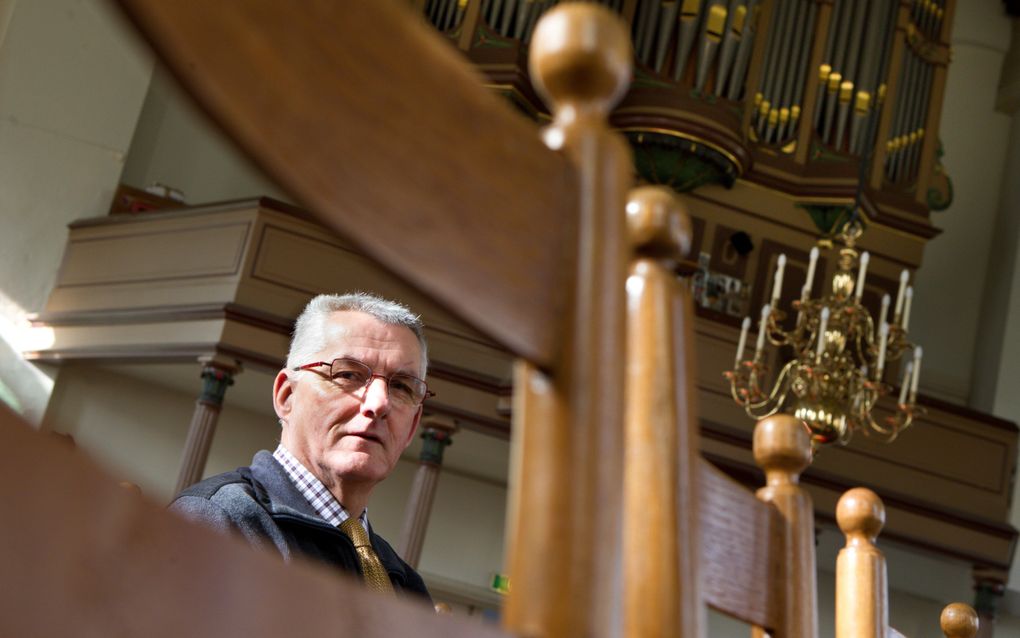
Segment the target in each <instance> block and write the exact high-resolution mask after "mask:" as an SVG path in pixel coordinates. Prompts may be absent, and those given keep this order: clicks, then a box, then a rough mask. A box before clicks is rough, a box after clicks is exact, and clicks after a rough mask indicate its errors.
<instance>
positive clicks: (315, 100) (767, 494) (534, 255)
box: [0, 0, 962, 638]
mask: <svg viewBox="0 0 1020 638" xmlns="http://www.w3.org/2000/svg"><path fill="white" fill-rule="evenodd" d="M122 4H123V5H124V7H125V8H126V9H127V11H128V13H129V15H130V16H131V17H132V18H133V19H134V20H135V22H136V23H137V24H138V25H139V27H140V28H141V29H142V30H143V31H144V32H145V34H146V35H147V36H148V37H149V38H150V39H151V41H152V42H153V43H154V44H155V45H156V47H157V49H159V51H160V52H161V54H162V55H163V56H164V58H165V60H166V61H167V63H168V64H169V65H170V66H171V67H172V68H173V69H174V71H175V72H176V73H177V74H178V75H179V76H180V77H181V78H182V80H183V81H184V82H185V84H186V85H187V86H189V87H190V89H191V90H192V91H193V93H194V94H195V96H196V97H197V98H198V99H199V101H200V103H201V104H202V105H203V106H204V107H205V108H206V109H208V110H209V111H210V113H212V115H213V116H214V117H215V118H216V119H217V120H218V121H219V122H220V123H221V124H222V125H223V126H224V127H225V128H226V129H227V130H228V131H229V132H230V133H231V134H232V135H234V136H235V137H236V138H237V139H238V140H239V141H240V142H241V144H242V145H243V146H244V147H245V148H247V149H248V151H249V152H250V153H251V154H252V155H253V156H254V157H255V158H256V159H257V160H259V161H260V162H261V163H262V164H263V165H264V166H265V167H266V168H267V169H268V170H269V171H270V172H271V173H273V174H274V175H275V176H276V177H277V178H278V179H279V180H280V182H281V183H282V184H283V185H284V186H286V187H287V188H289V189H290V190H291V191H292V192H293V193H294V195H295V196H297V197H298V198H299V199H301V200H302V201H303V202H304V203H305V204H306V205H308V206H309V207H310V208H311V209H312V210H313V211H315V212H316V214H318V215H319V216H320V217H321V218H322V219H323V220H324V221H326V222H328V223H329V224H330V225H331V226H332V227H333V228H335V229H336V230H337V231H338V232H340V233H342V234H343V235H345V236H347V237H349V238H350V239H351V240H353V241H355V242H356V243H358V245H359V246H360V247H361V248H362V249H364V250H365V251H366V252H367V253H369V254H371V255H372V256H373V257H374V258H375V259H377V260H378V261H379V262H380V263H382V264H383V265H384V266H386V267H387V268H390V269H392V270H393V271H394V272H395V273H397V274H399V275H401V276H402V277H404V278H405V279H406V280H407V281H409V282H410V283H412V284H414V285H416V286H418V287H419V288H420V289H421V290H423V291H425V292H426V293H428V294H430V295H432V296H434V297H435V298H436V299H438V300H439V301H441V302H442V303H444V304H445V305H446V306H448V307H449V308H450V309H451V310H452V311H454V312H457V313H458V314H459V315H460V316H461V317H462V318H463V319H464V320H465V321H467V322H469V323H471V324H472V325H474V326H476V327H477V328H478V329H480V330H482V331H484V332H485V333H487V334H488V335H489V336H491V337H492V338H493V339H495V340H496V341H498V342H500V343H502V344H503V345H505V346H506V347H507V348H509V349H511V350H512V351H513V352H515V353H516V354H517V355H518V356H520V357H521V359H520V363H519V364H518V366H517V369H516V372H515V384H516V388H517V391H516V395H515V404H514V419H515V423H514V436H515V437H516V438H517V441H516V445H515V449H516V450H517V454H516V458H515V459H514V462H513V467H514V470H513V481H512V503H511V511H512V516H511V523H510V529H511V531H512V533H511V538H510V541H509V543H510V549H509V564H510V570H511V574H512V577H513V579H514V587H513V589H512V592H511V594H510V596H509V597H508V600H507V604H506V609H505V613H504V629H505V630H507V631H508V632H510V633H512V634H516V635H521V636H550V637H553V636H555V637H574V636H621V635H625V636H628V637H636V638H641V637H644V636H649V637H650V636H684V637H686V638H692V637H696V636H702V635H704V632H705V625H704V613H703V609H704V603H705V602H707V603H708V604H710V605H712V606H714V607H716V608H717V609H719V610H721V611H723V612H726V613H729V614H731V615H733V616H736V617H738V618H741V619H744V620H746V621H747V622H749V623H752V624H754V625H756V626H758V627H760V628H762V629H761V630H759V633H761V632H764V631H766V630H767V631H769V632H770V633H771V635H773V636H776V637H777V638H779V637H786V636H790V637H804V638H809V637H812V636H815V635H817V621H816V619H815V613H816V612H815V600H814V586H813V574H814V550H813V535H812V533H811V528H810V520H811V517H810V500H806V497H805V496H804V494H803V492H801V491H800V490H799V488H798V487H797V476H798V474H799V472H800V471H802V470H803V468H804V467H805V466H806V463H807V460H808V459H809V452H808V451H807V450H808V448H807V441H806V439H805V436H806V435H805V433H804V432H803V430H802V429H801V428H800V427H799V425H797V423H796V422H794V421H793V420H792V419H790V418H788V417H776V418H774V419H772V420H768V421H766V422H764V423H763V424H761V425H760V426H759V432H760V435H759V434H758V433H756V435H755V454H756V458H757V459H758V461H759V463H760V464H761V466H762V467H763V469H764V470H765V473H766V477H767V485H766V486H765V487H764V488H762V490H761V491H760V492H759V493H758V498H755V496H754V495H752V494H750V493H749V492H747V491H746V490H743V489H742V488H740V487H739V486H737V485H736V484H734V483H733V482H732V481H730V480H729V479H727V478H725V477H724V476H722V475H721V473H719V472H718V471H716V470H715V469H714V468H712V467H710V466H709V465H708V464H707V463H705V462H704V461H703V460H701V459H700V458H698V457H697V453H696V446H695V445H694V436H695V421H694V416H693V415H694V414H695V411H694V409H693V405H692V401H693V389H692V373H691V366H692V361H693V358H692V353H691V352H690V344H691V342H692V340H691V338H690V327H691V321H692V315H691V308H690V301H689V299H688V297H687V292H686V289H685V288H684V287H682V286H680V285H679V284H678V283H677V281H676V279H675V277H673V276H672V270H671V269H672V267H673V265H674V264H675V262H676V261H677V260H678V259H679V258H680V257H681V256H682V253H683V250H684V247H685V244H689V231H685V229H684V223H685V222H684V217H683V213H682V211H681V210H679V207H678V205H677V203H676V201H675V200H674V199H673V198H672V197H671V196H670V195H669V194H668V193H666V192H663V191H659V190H654V189H653V190H647V189H639V190H637V191H634V192H631V193H630V200H629V203H628V199H627V198H628V192H629V189H630V187H631V185H632V184H631V165H630V157H629V154H628V150H627V148H626V146H625V144H624V142H623V141H622V139H621V138H620V137H619V135H617V134H616V133H614V132H613V131H611V130H610V129H609V127H608V124H607V118H608V114H609V111H610V110H611V108H612V107H613V105H614V104H615V103H616V101H617V100H618V99H619V98H620V97H621V96H622V93H623V91H624V90H625V89H626V87H627V83H628V79H629V72H630V71H629V70H630V63H631V57H632V54H631V52H630V45H629V41H628V38H627V36H626V33H625V31H624V29H623V27H622V26H621V24H620V23H619V22H618V21H617V19H616V18H615V17H613V16H611V15H610V14H609V13H608V12H606V11H604V10H601V9H599V8H598V7H595V6H593V5H581V4H567V5H563V6H561V7H559V8H558V9H556V10H555V11H552V12H550V13H549V14H548V15H547V16H546V17H544V18H543V20H542V22H541V23H540V25H539V26H538V28H537V29H536V32H535V36H534V40H533V42H534V45H533V49H532V55H531V65H532V76H533V78H534V80H535V82H536V84H537V88H538V90H539V92H540V93H542V94H543V95H544V97H545V98H546V99H547V101H548V103H549V106H550V109H551V111H552V113H553V122H552V124H551V125H550V126H549V127H547V128H546V129H544V130H543V131H542V132H541V133H539V131H537V130H535V129H534V128H533V127H531V126H530V125H529V124H527V123H526V122H524V121H523V120H521V119H520V118H518V117H517V116H516V115H515V114H513V113H512V111H511V110H510V109H509V108H508V107H506V106H505V105H503V104H500V103H498V102H497V101H496V98H495V97H493V96H491V95H490V94H489V93H487V92H486V91H485V90H484V89H483V88H482V87H481V86H480V85H479V82H478V78H477V77H476V76H475V75H474V74H473V72H472V71H471V70H470V68H469V67H468V66H467V65H466V63H464V62H463V61H462V60H460V59H459V58H458V57H457V56H456V54H455V53H454V52H453V51H451V50H449V49H448V48H447V45H446V44H445V43H443V42H442V41H441V40H440V39H439V38H438V37H436V36H435V34H433V33H431V32H430V31H429V30H428V29H427V28H426V27H425V26H424V25H422V24H420V23H419V20H418V19H417V18H416V17H415V16H414V15H413V14H412V13H411V12H410V11H409V10H407V9H406V7H403V6H401V5H402V3H399V2H388V1H383V0H379V1H377V2H337V3H328V2H327V3H307V4H303V5H302V6H301V8H300V10H296V9H295V8H294V7H293V6H290V5H287V4H284V3H280V2H277V1H276V0H244V1H243V2H241V1H237V2H216V3H209V2H205V1H199V0H178V1H175V2H172V3H170V2H164V1H163V0H122ZM227 43H228V44H227ZM540 140H541V142H540ZM542 142H544V144H543V143H542ZM409 151H413V153H412V152H409ZM395 176H399V177H400V179H401V180H402V181H401V184H400V185H399V186H396V185H394V183H393V182H394V179H395ZM625 211H626V212H625ZM380 228H385V229H386V232H385V234H383V233H381V232H380ZM685 233H686V234H685ZM685 237H686V239H685ZM0 440H2V441H3V445H0V467H2V468H3V470H2V471H3V472H4V478H5V479H6V480H5V481H3V482H2V485H0V503H2V504H3V506H4V511H5V514H6V518H5V523H4V524H3V525H0V542H2V545H3V546H4V547H5V548H7V552H8V556H7V558H8V563H7V569H5V573H4V577H3V579H2V583H3V591H2V594H3V595H2V596H0V635H17V636H36V635H60V634H73V635H82V636H110V635H146V636H180V635H188V636H221V635H234V634H241V633H244V634H246V635H250V636H256V637H257V636H275V635H311V634H313V633H316V634H335V635H357V636H364V637H367V638H372V637H376V636H378V637H383V636H387V637H389V636H399V635H410V634H414V635H420V636H454V637H457V636H469V635H470V636H490V635H491V636H495V635H501V634H500V632H499V631H498V630H496V629H494V628H491V627H484V626H481V625H478V624H475V623H473V622H464V621H463V620H458V619H455V618H447V617H437V616H435V615H433V614H432V613H431V610H426V609H422V608H421V607H420V606H416V605H415V604H413V603H411V602H408V601H402V600H391V599H383V598H377V597H373V595H372V594H369V593H367V592H364V591H362V590H361V589H360V588H359V587H358V586H357V584H356V583H353V582H350V581H348V580H346V579H344V578H341V577H339V576H337V575H335V574H331V573H326V572H324V571H322V570H321V569H318V568H316V567H314V566H312V565H300V564H299V565H292V566H284V565H282V564H281V563H280V562H279V561H277V560H275V559H274V558H272V557H271V556H269V555H263V554H260V553H258V552H255V551H253V550H251V549H249V548H247V547H246V546H243V545H241V544H239V543H238V542H235V541H234V540H233V539H228V538H222V537H217V536H214V535H213V534H212V533H211V532H209V531H207V530H204V529H202V528H199V527H196V526H194V525H192V524H189V523H187V522H185V521H182V520H178V519H177V518H175V517H173V516H172V515H170V514H169V513H167V512H165V511H163V510H161V509H160V508H159V507H157V506H156V505H154V504H152V503H148V502H146V501H145V500H143V499H142V498H141V497H139V496H138V495H137V494H134V493H131V492H128V491H125V490H122V489H119V488H117V486H116V484H115V482H114V481H112V480H111V479H110V478H108V477H106V476H104V475H103V474H102V473H101V472H100V471H99V470H98V469H97V468H96V467H95V466H94V465H93V464H92V463H91V462H90V461H89V460H88V459H86V458H83V457H82V456H81V455H79V454H77V453H76V452H74V451H72V450H67V449H60V448H59V446H58V445H56V444H55V442H53V441H49V440H45V439H43V438H42V437H40V436H38V435H35V434H33V433H31V432H29V431H28V428H27V426H25V425H24V424H22V423H19V419H18V418H17V417H16V416H15V415H13V414H11V413H9V412H8V411H3V412H0ZM341 601H342V603H341ZM960 635H962V634H960Z"/></svg>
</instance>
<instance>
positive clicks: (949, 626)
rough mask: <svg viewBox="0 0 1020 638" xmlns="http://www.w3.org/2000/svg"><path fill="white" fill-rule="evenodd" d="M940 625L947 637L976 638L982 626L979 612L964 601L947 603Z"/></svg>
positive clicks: (940, 618)
mask: <svg viewBox="0 0 1020 638" xmlns="http://www.w3.org/2000/svg"><path fill="white" fill-rule="evenodd" d="M939 625H940V626H941V627H942V633H944V634H945V635H946V638H974V636H976V635H977V632H978V629H979V628H980V622H979V621H978V615H977V612H976V611H974V608H973V607H971V606H970V605H967V604H964V603H952V604H950V605H947V606H946V608H945V609H943V610H942V615H941V616H940V617H939Z"/></svg>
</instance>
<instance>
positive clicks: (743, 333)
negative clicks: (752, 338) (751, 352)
mask: <svg viewBox="0 0 1020 638" xmlns="http://www.w3.org/2000/svg"><path fill="white" fill-rule="evenodd" d="M750 329H751V318H750V317H744V321H743V322H742V323H741V324H740V341H738V342H737V358H736V359H734V361H733V367H734V368H736V367H737V366H739V365H740V360H741V359H743V358H744V346H745V345H747V331H748V330H750Z"/></svg>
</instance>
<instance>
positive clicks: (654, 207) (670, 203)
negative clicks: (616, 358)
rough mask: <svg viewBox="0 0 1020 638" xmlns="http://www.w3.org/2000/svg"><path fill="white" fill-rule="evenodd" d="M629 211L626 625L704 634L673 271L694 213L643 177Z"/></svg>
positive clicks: (679, 303)
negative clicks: (633, 251)
mask: <svg viewBox="0 0 1020 638" xmlns="http://www.w3.org/2000/svg"><path fill="white" fill-rule="evenodd" d="M627 221H628V225H629V227H630V234H631V238H632V240H633V243H634V244H635V246H636V247H637V250H638V258H637V259H636V260H635V261H634V263H633V264H632V265H631V268H630V275H629V277H628V278H627V309H628V315H627V366H626V371H627V372H626V374H627V386H626V387H627V390H626V395H627V409H626V417H625V421H624V427H625V441H624V448H625V450H626V453H625V457H624V473H623V483H624V509H623V520H624V533H623V550H624V582H625V583H626V590H625V592H624V635H625V636H628V638H645V637H657V636H691V637H694V636H701V635H703V633H704V627H705V614H704V609H703V605H702V595H701V580H700V578H699V572H700V570H699V567H698V563H699V554H700V551H699V550H700V548H701V543H700V538H699V534H698V527H697V521H698V514H697V505H698V497H697V494H698V492H697V490H698V471H697V470H698V461H699V460H700V459H699V456H698V447H697V431H698V420H697V410H696V409H695V408H696V406H695V400H694V399H695V397H694V395H693V389H694V386H693V380H694V377H695V369H694V353H693V351H692V348H693V345H694V334H693V329H692V325H691V324H692V322H693V312H692V310H691V300H690V293H689V292H688V290H687V287H686V286H684V285H682V284H681V283H680V282H679V281H678V280H677V278H676V276H675V275H674V274H673V269H674V266H675V264H676V263H678V262H679V261H680V260H681V259H682V258H683V256H684V254H686V252H687V249H688V248H689V246H690V220H689V219H688V218H687V214H686V213H685V212H684V210H683V208H682V206H681V204H680V202H679V200H677V199H676V197H675V196H674V195H673V193H672V191H670V190H668V189H666V188H663V187H654V186H645V187H641V188H637V189H635V190H633V191H632V192H631V194H630V197H629V198H628V201H627Z"/></svg>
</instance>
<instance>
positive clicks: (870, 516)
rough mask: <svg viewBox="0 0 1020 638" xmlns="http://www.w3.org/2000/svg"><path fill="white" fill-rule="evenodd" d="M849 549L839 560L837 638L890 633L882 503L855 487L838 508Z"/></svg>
mask: <svg viewBox="0 0 1020 638" xmlns="http://www.w3.org/2000/svg"><path fill="white" fill-rule="evenodd" d="M836 522H837V523H839V528H840V529H841V530H842V531H843V533H844V534H846V547H844V548H843V549H841V550H840V551H839V556H838V557H837V558H836V638H875V637H876V636H885V635H886V633H887V632H888V629H889V609H888V585H887V580H886V567H885V556H883V555H882V552H881V551H879V549H878V548H877V547H875V539H876V538H877V537H878V533H879V532H880V531H882V526H883V525H884V524H885V507H884V506H883V505H882V499H880V498H879V497H878V495H877V494H875V493H874V492H872V491H871V490H869V489H867V488H864V487H855V488H854V489H852V490H849V491H847V492H846V493H844V494H843V496H842V497H841V498H840V499H839V503H838V504H837V505H836Z"/></svg>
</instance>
